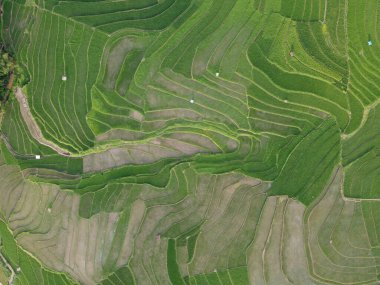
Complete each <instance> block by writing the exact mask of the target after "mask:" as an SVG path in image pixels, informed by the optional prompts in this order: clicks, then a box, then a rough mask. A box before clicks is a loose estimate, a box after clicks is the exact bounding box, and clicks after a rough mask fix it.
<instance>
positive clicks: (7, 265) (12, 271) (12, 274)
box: [0, 253, 16, 285]
mask: <svg viewBox="0 0 380 285" xmlns="http://www.w3.org/2000/svg"><path fill="white" fill-rule="evenodd" d="M0 259H1V261H2V262H3V263H4V264H5V266H6V267H7V268H8V270H9V271H10V272H11V276H10V277H9V281H8V285H13V282H14V280H15V277H16V273H15V271H14V270H13V268H12V266H11V265H10V264H9V263H8V261H7V260H6V259H5V257H4V256H3V255H2V254H1V253H0Z"/></svg>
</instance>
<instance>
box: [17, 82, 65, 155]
mask: <svg viewBox="0 0 380 285" xmlns="http://www.w3.org/2000/svg"><path fill="white" fill-rule="evenodd" d="M15 96H16V99H17V101H18V102H19V104H20V111H21V116H22V118H23V119H24V122H25V123H26V125H27V127H28V129H29V131H30V133H31V135H32V137H33V138H34V139H35V140H37V141H38V142H39V143H40V144H42V145H45V146H47V147H50V148H51V149H53V150H54V151H56V152H57V153H58V154H60V155H63V156H70V153H68V152H67V151H66V150H65V149H63V148H61V147H59V146H58V145H56V144H55V143H53V142H51V141H48V140H47V139H45V138H44V136H43V134H42V132H41V129H40V127H39V126H38V124H37V122H36V121H35V120H34V118H33V115H32V113H31V112H30V108H29V104H28V100H27V99H26V96H25V94H24V93H23V92H22V90H21V88H19V87H17V88H16V90H15Z"/></svg>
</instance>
